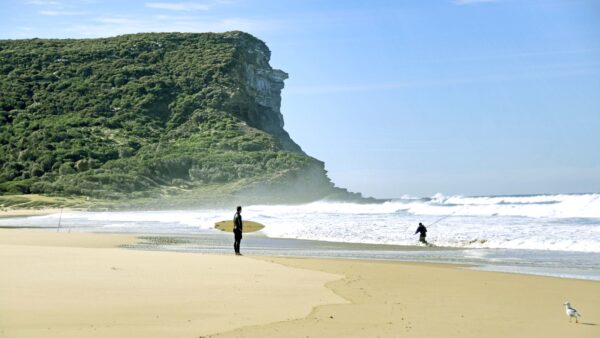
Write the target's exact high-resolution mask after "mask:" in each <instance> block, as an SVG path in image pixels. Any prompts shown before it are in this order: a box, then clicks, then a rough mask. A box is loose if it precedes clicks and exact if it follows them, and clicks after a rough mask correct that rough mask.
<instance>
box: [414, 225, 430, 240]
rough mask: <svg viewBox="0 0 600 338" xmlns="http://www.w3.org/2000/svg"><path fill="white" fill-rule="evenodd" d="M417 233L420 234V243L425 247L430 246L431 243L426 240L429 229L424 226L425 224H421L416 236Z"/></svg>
mask: <svg viewBox="0 0 600 338" xmlns="http://www.w3.org/2000/svg"><path fill="white" fill-rule="evenodd" d="M417 233H420V235H419V242H421V243H423V244H425V245H429V243H427V240H426V239H425V237H427V228H426V227H425V226H424V225H423V223H419V227H418V228H417V231H415V235H416V234H417Z"/></svg>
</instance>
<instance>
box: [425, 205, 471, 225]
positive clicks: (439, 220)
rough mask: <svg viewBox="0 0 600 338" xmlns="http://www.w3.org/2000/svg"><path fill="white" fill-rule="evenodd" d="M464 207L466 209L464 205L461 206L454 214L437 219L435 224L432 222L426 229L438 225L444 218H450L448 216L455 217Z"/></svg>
mask: <svg viewBox="0 0 600 338" xmlns="http://www.w3.org/2000/svg"><path fill="white" fill-rule="evenodd" d="M465 207H466V205H463V206H462V208H460V209H458V210H456V211H455V212H453V213H451V214H450V215H445V216H443V217H442V218H440V219H438V220H437V221H435V222H433V223H431V224H429V225H428V227H430V226H432V225H434V224H437V223H439V222H441V221H443V220H445V219H446V218H448V217H450V216H454V215H455V214H456V213H457V212H459V211H462V209H464V208H465Z"/></svg>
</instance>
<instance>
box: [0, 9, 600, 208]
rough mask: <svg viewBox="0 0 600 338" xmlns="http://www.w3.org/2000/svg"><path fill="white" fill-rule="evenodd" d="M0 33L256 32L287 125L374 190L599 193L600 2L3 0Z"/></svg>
mask: <svg viewBox="0 0 600 338" xmlns="http://www.w3.org/2000/svg"><path fill="white" fill-rule="evenodd" d="M0 13H2V14H3V15H2V16H3V20H2V21H1V22H0V39H20V38H32V37H40V38H81V37H104V36H114V35H119V34H125V33H136V32H150V31H186V32H203V31H227V30H244V31H247V32H250V33H252V34H254V35H256V36H257V37H259V38H260V39H262V40H264V41H265V42H266V43H267V44H268V46H269V47H270V49H271V51H272V60H271V64H272V65H273V66H274V67H275V68H280V69H283V70H285V71H286V72H288V73H289V74H290V78H289V80H287V81H286V88H285V89H284V91H283V103H282V112H283V115H284V118H285V122H286V129H287V130H288V132H289V133H290V135H291V136H292V138H293V139H294V140H295V141H297V142H298V143H299V144H300V145H301V146H302V148H303V149H304V150H305V151H306V152H307V153H308V154H310V155H312V156H314V157H316V158H319V159H321V160H323V161H324V162H325V163H326V168H327V170H328V171H329V174H330V177H331V178H332V179H333V181H334V182H335V183H336V184H337V185H339V186H342V187H347V188H349V189H350V190H353V191H360V192H363V193H364V194H366V195H369V196H376V197H399V196H403V195H412V196H429V195H432V194H435V193H438V192H441V193H443V194H447V195H451V194H462V195H490V194H536V193H577V192H600V150H599V149H600V1H597V0H587V1H586V0H438V1H427V0H423V1H377V0H371V1H313V0H296V1H277V0H270V1H266V0H265V1H250V0H212V1H211V0H207V1H193V0H190V1H164V0H163V1H161V0H157V1H100V0H79V1H78V0H48V1H44V0H38V1H36V0H32V1H4V0H1V1H0Z"/></svg>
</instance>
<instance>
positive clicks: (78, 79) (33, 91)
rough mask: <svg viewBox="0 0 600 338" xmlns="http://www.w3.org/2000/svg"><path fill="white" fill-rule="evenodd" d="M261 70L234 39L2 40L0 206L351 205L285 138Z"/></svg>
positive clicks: (272, 90) (272, 83) (256, 51)
mask: <svg viewBox="0 0 600 338" xmlns="http://www.w3.org/2000/svg"><path fill="white" fill-rule="evenodd" d="M269 58H270V52H269V50H268V48H267V46H266V45H265V44H264V43H263V42H262V41H260V40H258V39H256V38H254V37H252V36H251V35H248V34H246V33H242V32H228V33H223V34H214V33H203V34H182V33H153V34H135V35H124V36H119V37H114V38H106V39H85V40H40V39H33V40H15V41H7V40H5V41H0V193H4V194H18V193H25V194H28V193H36V194H46V195H61V196H64V195H80V196H89V197H94V198H101V199H117V200H122V199H125V198H126V199H128V200H139V199H154V200H160V199H161V198H163V197H165V196H177V197H180V198H189V200H190V201H191V200H196V199H203V200H209V199H214V198H219V199H226V198H228V197H231V196H237V198H240V196H242V197H246V198H251V196H253V195H258V196H263V197H264V198H262V197H261V198H258V199H257V200H264V201H269V200H273V201H296V200H297V201H302V200H314V199H319V198H323V197H327V196H331V195H334V196H338V197H348V196H350V195H349V194H347V192H346V191H345V190H342V189H337V188H334V187H333V184H332V183H331V182H330V181H329V179H328V178H327V176H326V172H325V170H324V166H323V163H322V162H320V161H318V160H316V159H314V158H312V157H309V156H307V155H306V154H304V153H303V152H302V150H301V149H300V147H299V146H298V145H296V144H295V143H294V142H293V141H292V140H291V139H290V138H289V136H288V134H287V133H286V132H285V131H284V129H283V117H282V115H281V113H280V111H279V107H280V100H281V96H280V92H281V89H282V88H283V80H284V79H286V78H287V74H285V73H284V72H282V71H280V70H275V69H272V68H271V67H270V66H269V63H268V62H269Z"/></svg>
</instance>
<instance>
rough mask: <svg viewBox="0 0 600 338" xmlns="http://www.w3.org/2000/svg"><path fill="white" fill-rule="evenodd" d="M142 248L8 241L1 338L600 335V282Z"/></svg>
mask: <svg viewBox="0 0 600 338" xmlns="http://www.w3.org/2000/svg"><path fill="white" fill-rule="evenodd" d="M136 240H137V239H136V238H135V236H130V235H121V234H117V235H113V234H89V233H55V232H50V231H33V230H23V229H19V230H8V229H0V272H1V274H2V278H0V337H11V338H12V337H42V336H43V337H200V336H217V337H307V336H308V337H341V336H344V337H348V336H349V337H508V336H510V337H560V336H567V335H568V336H571V337H599V336H600V282H596V281H583V280H573V279H560V278H551V277H536V276H526V275H517V274H506V273H496V272H483V271H473V270H468V269H465V268H464V267H458V266H451V265H441V264H437V265H436V264H426V263H419V264H417V263H401V262H385V261H363V260H328V259H313V258H310V259H304V258H276V257H247V256H244V257H235V256H233V255H231V256H227V255H206V254H192V253H173V252H158V251H139V250H131V249H124V248H118V247H117V246H120V245H124V244H131V243H134V242H135V241H136ZM566 300H569V301H571V303H572V304H573V306H574V307H576V308H577V309H578V310H579V311H580V312H581V313H582V314H583V317H581V318H580V322H581V323H580V324H575V323H574V322H573V323H569V320H568V318H567V317H566V315H565V313H564V307H563V306H562V304H563V302H564V301H566Z"/></svg>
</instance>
